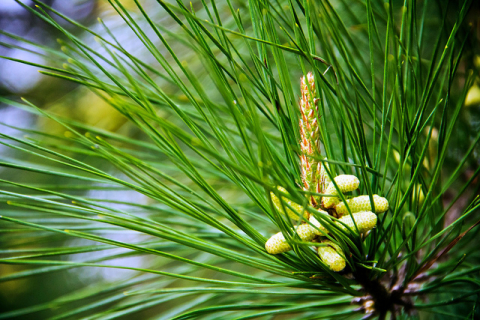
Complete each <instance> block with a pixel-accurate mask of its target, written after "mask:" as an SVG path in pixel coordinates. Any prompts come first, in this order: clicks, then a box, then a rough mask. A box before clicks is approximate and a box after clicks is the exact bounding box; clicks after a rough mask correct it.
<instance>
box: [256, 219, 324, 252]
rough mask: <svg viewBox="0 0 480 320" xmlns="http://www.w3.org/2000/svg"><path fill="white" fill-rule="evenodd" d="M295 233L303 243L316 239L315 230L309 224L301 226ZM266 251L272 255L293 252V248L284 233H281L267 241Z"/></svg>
mask: <svg viewBox="0 0 480 320" xmlns="http://www.w3.org/2000/svg"><path fill="white" fill-rule="evenodd" d="M295 231H296V232H297V234H298V236H299V237H300V239H302V240H303V241H311V240H313V238H315V232H314V228H312V226H310V225H308V224H301V225H299V226H298V228H296V229H295ZM265 249H266V250H267V252H268V253H270V254H279V253H284V252H287V251H290V250H292V247H291V246H290V244H289V243H288V242H287V240H286V239H285V237H284V236H283V233H281V232H279V233H277V234H275V235H273V236H272V237H270V239H268V240H267V242H266V243H265Z"/></svg>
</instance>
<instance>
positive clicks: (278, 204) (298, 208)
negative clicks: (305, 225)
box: [270, 187, 309, 220]
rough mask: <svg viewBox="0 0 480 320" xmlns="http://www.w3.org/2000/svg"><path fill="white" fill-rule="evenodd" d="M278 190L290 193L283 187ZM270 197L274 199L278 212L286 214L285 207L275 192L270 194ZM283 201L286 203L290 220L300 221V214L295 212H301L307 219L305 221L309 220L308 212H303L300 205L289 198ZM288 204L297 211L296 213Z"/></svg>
mask: <svg viewBox="0 0 480 320" xmlns="http://www.w3.org/2000/svg"><path fill="white" fill-rule="evenodd" d="M277 189H278V190H280V191H282V192H285V193H288V192H287V190H285V189H284V188H282V187H278V188H277ZM270 196H271V197H272V202H273V204H274V205H275V208H277V210H278V211H279V212H284V211H283V206H282V203H281V201H280V199H279V198H278V197H277V196H276V195H275V193H273V192H270ZM283 201H284V202H285V205H284V206H285V209H286V210H287V214H288V216H289V217H290V218H292V219H294V220H298V219H299V216H298V214H297V213H296V212H295V211H297V212H299V213H302V212H303V216H304V217H305V219H308V216H309V214H308V212H307V211H305V212H304V210H303V206H301V205H299V204H298V203H295V202H293V201H291V200H289V199H287V198H283ZM287 203H288V205H290V206H291V207H292V208H293V209H295V211H293V210H292V209H290V208H289V207H288V206H287V205H286V204H287Z"/></svg>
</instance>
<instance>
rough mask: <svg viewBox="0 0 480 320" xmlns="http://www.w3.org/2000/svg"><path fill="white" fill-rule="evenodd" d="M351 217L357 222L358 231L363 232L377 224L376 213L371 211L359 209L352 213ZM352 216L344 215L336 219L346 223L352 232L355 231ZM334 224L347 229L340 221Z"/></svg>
mask: <svg viewBox="0 0 480 320" xmlns="http://www.w3.org/2000/svg"><path fill="white" fill-rule="evenodd" d="M352 216H353V219H354V220H355V223H356V224H357V227H358V231H360V233H365V232H367V231H370V230H372V229H373V228H375V226H376V225H377V215H376V214H375V213H373V212H371V211H361V212H356V213H352ZM352 216H350V215H346V216H343V217H341V218H340V219H338V220H339V221H341V222H343V223H344V224H346V225H347V226H348V227H349V228H350V229H351V230H352V231H353V232H355V233H356V230H357V229H356V228H355V225H354V224H353V220H352ZM336 225H337V226H339V227H340V228H342V229H343V230H347V228H346V227H345V226H344V225H343V224H341V223H340V222H338V221H337V222H336Z"/></svg>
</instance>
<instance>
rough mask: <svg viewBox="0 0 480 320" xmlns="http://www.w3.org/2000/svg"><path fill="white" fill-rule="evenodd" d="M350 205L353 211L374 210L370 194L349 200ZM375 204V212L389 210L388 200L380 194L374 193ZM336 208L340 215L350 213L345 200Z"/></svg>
mask: <svg viewBox="0 0 480 320" xmlns="http://www.w3.org/2000/svg"><path fill="white" fill-rule="evenodd" d="M347 204H348V207H349V208H350V211H351V212H352V213H354V212H360V211H372V206H371V205H370V197H369V196H360V197H355V198H352V199H349V200H347ZM373 204H374V205H375V213H382V212H385V211H387V210H388V200H387V199H385V198H384V197H380V196H379V195H376V194H374V195H373ZM335 210H336V211H337V214H338V216H339V217H341V216H343V215H346V214H348V210H347V206H346V205H345V203H344V202H340V203H339V204H337V205H336V206H335Z"/></svg>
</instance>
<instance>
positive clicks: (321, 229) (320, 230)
mask: <svg viewBox="0 0 480 320" xmlns="http://www.w3.org/2000/svg"><path fill="white" fill-rule="evenodd" d="M318 212H319V213H321V214H325V215H327V216H328V217H330V215H329V214H328V213H327V212H325V211H323V210H318ZM308 221H310V223H311V224H312V225H314V226H315V227H317V228H318V230H317V229H315V228H312V229H313V232H315V234H316V235H317V236H324V235H325V234H327V233H328V230H327V229H325V228H324V227H323V226H322V224H321V223H320V222H319V221H318V220H317V219H316V218H315V217H314V216H313V215H311V216H310V219H308Z"/></svg>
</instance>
